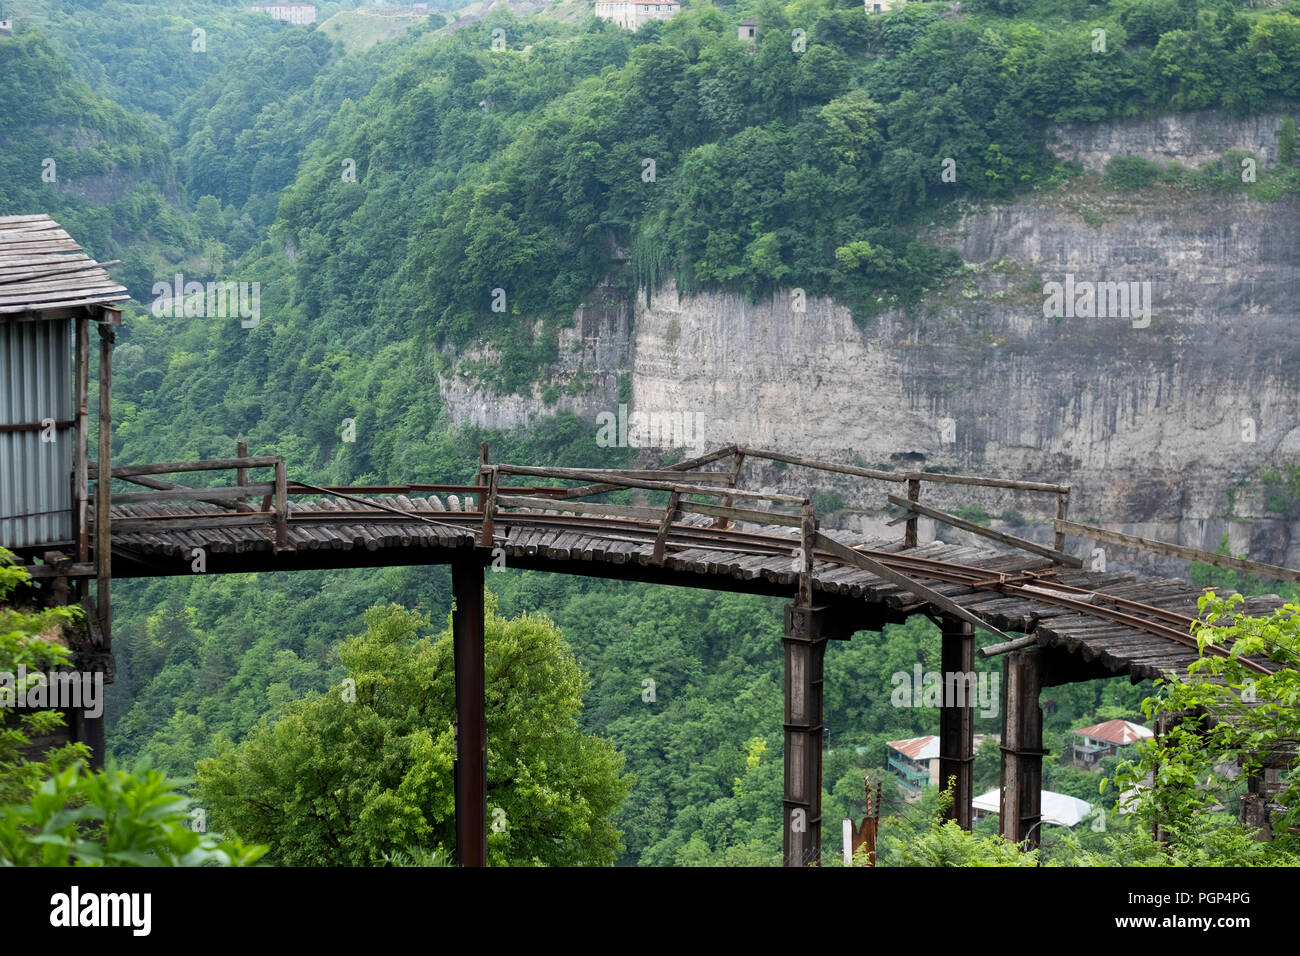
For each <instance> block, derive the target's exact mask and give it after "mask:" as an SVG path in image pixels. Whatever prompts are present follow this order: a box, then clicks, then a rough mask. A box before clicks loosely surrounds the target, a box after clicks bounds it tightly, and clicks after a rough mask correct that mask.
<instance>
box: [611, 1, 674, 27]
mask: <svg viewBox="0 0 1300 956" xmlns="http://www.w3.org/2000/svg"><path fill="white" fill-rule="evenodd" d="M681 8H682V5H681V4H680V3H678V2H677V0H642V2H641V3H623V2H617V0H596V16H598V17H600V18H601V19H602V20H613V21H614V22H615V23H617V24H618V25H619V26H621V27H622V28H623V29H624V30H636V29H638V28H640V26H641V25H642V24H643V23H649V22H650V21H651V20H671V19H672V18H673V17H675V16H676V15H677V12H678V11H679V10H681Z"/></svg>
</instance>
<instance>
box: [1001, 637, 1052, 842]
mask: <svg viewBox="0 0 1300 956" xmlns="http://www.w3.org/2000/svg"><path fill="white" fill-rule="evenodd" d="M1040 661H1041V651H1040V650H1039V649H1038V648H1026V649H1023V650H1019V651H1015V652H1013V653H1012V654H1009V655H1008V656H1007V658H1006V660H1005V661H1004V663H1003V665H1002V708H1003V710H1002V796H1001V801H1000V804H999V817H1000V819H999V826H1000V827H1001V832H1002V836H1004V837H1005V838H1006V839H1008V840H1010V841H1011V842H1012V843H1018V844H1020V845H1021V847H1022V848H1023V849H1025V850H1034V849H1037V848H1038V847H1039V845H1040V842H1041V836H1042V826H1041V824H1042V790H1043V755H1044V754H1045V753H1046V751H1044V750H1043V712H1042V710H1041V709H1040V708H1039V706H1038V692H1039V690H1040V688H1041V679H1040V671H1039V664H1040Z"/></svg>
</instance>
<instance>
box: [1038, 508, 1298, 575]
mask: <svg viewBox="0 0 1300 956" xmlns="http://www.w3.org/2000/svg"><path fill="white" fill-rule="evenodd" d="M1056 530H1057V531H1061V532H1064V533H1065V534H1069V535H1073V536H1074V537H1076V538H1085V539H1086V538H1091V539H1092V540H1094V541H1103V542H1105V543H1106V544H1114V545H1118V546H1120V547H1125V548H1135V549H1137V550H1139V551H1151V552H1154V553H1155V554H1163V555H1165V556H1166V557H1169V558H1182V559H1183V560H1184V561H1199V562H1200V563H1202V564H1212V565H1214V566H1215V567H1217V568H1231V569H1233V570H1235V571H1245V572H1247V573H1248V574H1257V575H1259V576H1260V577H1265V578H1277V579H1279V580H1282V581H1300V571H1295V570H1292V569H1291V568H1282V567H1278V566H1277V565H1275V564H1264V563H1263V562H1262V561H1251V560H1249V559H1248V558H1232V557H1228V556H1227V555H1223V554H1211V553H1210V552H1209V551H1201V550H1199V549H1197V548H1188V547H1185V546H1183V545H1181V544H1170V543H1169V542H1167V541H1154V540H1152V539H1151V538H1139V537H1138V536H1137V535H1133V534H1122V533H1120V532H1118V531H1107V530H1105V529H1104V528H1094V527H1093V526H1092V525H1086V524H1079V523H1077V522H1074V521H1064V520H1059V519H1058V520H1057V521H1056Z"/></svg>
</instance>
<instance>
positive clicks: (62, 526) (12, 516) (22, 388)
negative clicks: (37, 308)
mask: <svg viewBox="0 0 1300 956" xmlns="http://www.w3.org/2000/svg"><path fill="white" fill-rule="evenodd" d="M72 363H73V355H72V320H70V319H68V320H62V321H53V322H48V321H41V322H4V321H0V425H18V424H25V423H28V422H40V421H41V420H43V419H46V418H53V419H54V420H55V421H67V420H68V419H71V418H72V417H73V381H72V376H73V365H72ZM54 434H55V436H56V439H55V441H53V442H43V441H41V432H40V431H39V430H38V431H21V432H0V546H3V547H6V548H10V549H12V548H22V547H30V546H33V545H41V544H47V543H50V542H54V541H66V540H69V539H71V538H72V451H73V445H74V443H75V441H76V432H75V431H74V430H72V429H67V428H64V429H58V430H57V431H56V432H55V433H54Z"/></svg>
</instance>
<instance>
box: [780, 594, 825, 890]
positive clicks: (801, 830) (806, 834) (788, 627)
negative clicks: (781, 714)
mask: <svg viewBox="0 0 1300 956" xmlns="http://www.w3.org/2000/svg"><path fill="white" fill-rule="evenodd" d="M823 612H824V609H822V608H813V607H800V606H799V605H797V604H788V605H786V608H785V636H784V637H783V638H782V639H781V643H782V645H783V647H784V650H785V801H784V810H785V814H784V817H785V819H784V823H783V824H782V829H783V830H784V834H785V835H784V839H783V840H782V850H783V854H782V858H783V864H784V865H785V866H817V865H820V863H821V852H822V837H821V825H822V664H823V661H824V658H825V653H826V637H825V636H824V635H823V634H822V633H821V631H822V625H823V624H824V618H823Z"/></svg>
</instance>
